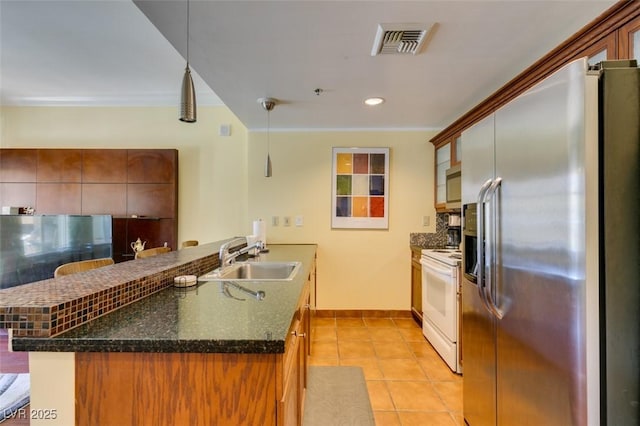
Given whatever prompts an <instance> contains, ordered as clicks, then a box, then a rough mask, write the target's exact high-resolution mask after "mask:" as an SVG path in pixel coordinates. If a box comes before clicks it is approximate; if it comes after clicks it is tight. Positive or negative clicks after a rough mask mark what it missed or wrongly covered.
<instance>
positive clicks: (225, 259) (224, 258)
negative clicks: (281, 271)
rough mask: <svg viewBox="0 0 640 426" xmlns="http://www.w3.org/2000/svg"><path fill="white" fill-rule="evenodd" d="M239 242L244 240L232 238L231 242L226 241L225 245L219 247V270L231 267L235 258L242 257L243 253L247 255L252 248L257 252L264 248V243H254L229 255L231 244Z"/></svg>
mask: <svg viewBox="0 0 640 426" xmlns="http://www.w3.org/2000/svg"><path fill="white" fill-rule="evenodd" d="M239 241H245V242H246V239H245V238H234V239H233V240H231V241H227V242H226V243H224V244H223V245H221V246H220V254H219V258H220V269H222V268H224V267H225V266H228V265H231V264H232V263H233V262H234V261H235V259H236V257H238V256H240V255H243V254H245V253H248V252H249V250H251V249H253V248H257V249H258V250H262V249H263V248H264V243H263V242H262V241H256V242H255V243H254V244H251V245H250V246H246V247H243V248H241V249H240V250H238V251H235V252H233V253H229V247H230V246H231V244H233V243H236V242H239Z"/></svg>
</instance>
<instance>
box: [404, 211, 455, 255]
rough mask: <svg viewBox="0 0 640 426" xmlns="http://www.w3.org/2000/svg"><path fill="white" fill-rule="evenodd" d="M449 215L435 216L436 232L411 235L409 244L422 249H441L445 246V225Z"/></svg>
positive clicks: (440, 214) (438, 214)
mask: <svg viewBox="0 0 640 426" xmlns="http://www.w3.org/2000/svg"><path fill="white" fill-rule="evenodd" d="M448 220H449V213H437V214H436V232H433V233H411V234H410V235H409V244H411V245H412V246H417V247H422V248H441V247H444V246H446V245H447V223H448Z"/></svg>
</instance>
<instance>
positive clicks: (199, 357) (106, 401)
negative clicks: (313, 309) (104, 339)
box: [75, 282, 311, 426]
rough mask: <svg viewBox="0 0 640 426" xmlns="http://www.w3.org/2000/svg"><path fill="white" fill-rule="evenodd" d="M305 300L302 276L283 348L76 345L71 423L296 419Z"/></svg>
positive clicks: (281, 423)
mask: <svg viewBox="0 0 640 426" xmlns="http://www.w3.org/2000/svg"><path fill="white" fill-rule="evenodd" d="M283 285H287V284H283ZM309 301H310V292H309V282H307V283H306V284H305V287H304V289H303V291H302V293H301V296H300V298H299V300H298V305H297V309H296V311H295V313H294V315H293V319H292V322H291V326H290V328H289V334H288V337H287V339H286V341H285V352H284V353H283V354H273V353H268V354H243V353H153V352H151V353H140V352H138V353H135V352H132V353H128V352H123V353H120V352H104V353H102V352H78V353H76V354H75V390H76V393H75V395H76V399H75V416H76V422H75V424H77V425H98V424H100V425H126V424H131V425H133V424H135V425H149V426H151V425H182V424H198V425H261V426H276V425H277V426H299V425H301V424H302V415H303V403H304V395H305V389H306V387H307V363H308V362H307V359H308V356H309V350H310V347H309V344H310V342H311V336H310V334H309V332H310V318H309ZM185 419H186V420H185Z"/></svg>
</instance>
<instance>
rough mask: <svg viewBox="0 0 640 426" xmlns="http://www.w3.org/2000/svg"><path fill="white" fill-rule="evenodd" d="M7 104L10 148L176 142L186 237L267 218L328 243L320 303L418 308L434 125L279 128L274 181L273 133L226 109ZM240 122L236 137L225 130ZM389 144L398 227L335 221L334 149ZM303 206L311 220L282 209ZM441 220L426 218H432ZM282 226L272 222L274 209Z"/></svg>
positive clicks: (298, 236)
mask: <svg viewBox="0 0 640 426" xmlns="http://www.w3.org/2000/svg"><path fill="white" fill-rule="evenodd" d="M177 115H178V111H177V108H75V107H64V108H47V107H35V108H31V107H29V108H26V107H11V108H7V107H4V108H1V109H0V147H2V148H176V149H178V150H179V189H178V191H179V203H178V209H179V210H178V211H179V213H178V214H179V222H178V228H179V232H178V241H183V240H187V239H197V240H199V241H201V242H202V243H206V242H210V241H216V240H220V239H224V238H228V237H231V236H235V235H248V234H250V233H251V231H252V228H251V221H252V220H253V219H255V218H263V219H265V220H267V224H268V229H267V237H268V238H267V240H268V242H270V243H294V242H296V243H297V242H301V243H305V242H312V243H317V244H318V290H317V291H318V292H317V296H318V298H317V303H318V308H320V309H402V310H409V309H410V300H409V299H410V281H411V275H410V273H411V263H410V251H409V233H410V232H435V210H434V208H433V147H432V145H431V144H430V143H429V142H428V140H429V138H430V137H432V136H433V135H434V134H435V132H426V131H397V132H363V131H344V132H338V131H335V132H317V131H309V132H276V131H273V130H272V131H271V157H272V161H273V177H272V178H269V179H267V178H265V177H264V175H263V171H264V159H265V155H266V135H265V134H264V133H249V134H248V132H247V130H246V128H245V127H244V126H243V125H242V123H240V122H239V120H238V119H237V118H236V117H235V116H234V115H233V114H232V113H231V112H230V111H229V110H228V109H227V108H226V107H209V108H202V107H201V108H199V109H198V122H197V123H195V124H186V123H182V122H180V121H179V120H178V119H177ZM220 124H231V128H232V133H231V136H230V137H222V136H218V130H219V126H220ZM334 146H343V147H344V146H359V147H390V148H391V154H390V196H389V197H390V198H389V200H390V207H389V229H388V230H344V229H342V230H332V229H331V194H330V193H331V147H334ZM297 215H301V216H303V218H304V226H303V227H301V228H298V227H295V226H291V227H288V228H285V227H283V226H282V217H283V216H290V217H291V218H292V219H293V218H294V217H295V216H297ZM425 215H429V216H430V217H431V226H429V227H423V226H422V217H423V216H425ZM272 216H279V217H280V220H281V224H280V226H279V227H272V226H271V225H270V224H271V217H272Z"/></svg>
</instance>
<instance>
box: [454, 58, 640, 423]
mask: <svg viewBox="0 0 640 426" xmlns="http://www.w3.org/2000/svg"><path fill="white" fill-rule="evenodd" d="M588 68H589V67H588V64H587V60H586V59H579V60H577V61H574V62H572V63H570V64H568V65H566V66H565V67H564V68H562V69H561V70H559V71H557V72H556V73H554V74H553V75H551V76H550V77H548V78H546V79H545V80H543V81H542V82H540V83H538V84H537V85H536V86H534V87H532V88H531V89H529V90H528V91H527V92H526V93H524V94H522V95H520V96H518V97H517V98H516V99H514V100H513V101H511V102H509V103H508V104H507V105H505V106H504V107H501V108H500V109H498V110H496V111H495V113H493V114H492V115H490V116H489V117H487V118H485V119H484V120H482V121H481V122H479V123H477V124H476V125H474V126H472V127H471V128H469V129H468V130H466V131H465V132H463V134H462V200H463V201H462V202H463V245H464V247H463V248H464V256H463V257H464V261H463V272H464V274H463V289H462V301H463V314H462V316H463V317H462V328H463V332H462V342H463V345H462V347H463V363H464V364H463V366H464V375H463V403H464V417H465V420H466V422H467V423H468V424H469V425H470V426H483V425H505V426H507V425H508V426H511V425H536V426H539V425H545V426H550V425H561V426H567V425H598V424H602V425H605V424H607V425H615V426H618V425H638V424H640V406H639V389H638V383H639V382H640V370H639V368H638V362H639V360H640V353H639V346H640V344H639V339H640V331H639V324H640V314H639V309H640V290H639V288H640V278H639V270H640V249H639V248H640V229H639V228H640V210H639V209H638V207H639V206H638V204H639V199H640V184H639V181H640V169H639V160H640V149H639V148H640V95H639V92H640V72H639V71H638V69H637V68H636V64H635V61H626V62H625V61H611V62H604V63H602V64H600V68H601V69H599V70H593V69H591V70H589V69H588Z"/></svg>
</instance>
